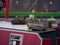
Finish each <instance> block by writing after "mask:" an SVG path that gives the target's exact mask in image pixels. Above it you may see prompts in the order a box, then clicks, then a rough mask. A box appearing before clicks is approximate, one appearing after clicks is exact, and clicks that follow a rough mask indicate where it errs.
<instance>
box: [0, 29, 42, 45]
mask: <svg viewBox="0 0 60 45" xmlns="http://www.w3.org/2000/svg"><path fill="white" fill-rule="evenodd" d="M11 33H15V34H23V36H24V39H23V45H40V44H41V40H40V39H39V38H38V36H37V35H36V34H30V33H24V32H12V31H4V30H0V36H1V37H0V42H1V43H0V45H9V38H10V34H11Z"/></svg>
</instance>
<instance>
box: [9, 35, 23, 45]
mask: <svg viewBox="0 0 60 45" xmlns="http://www.w3.org/2000/svg"><path fill="white" fill-rule="evenodd" d="M22 43H23V35H21V34H11V35H10V45H22Z"/></svg>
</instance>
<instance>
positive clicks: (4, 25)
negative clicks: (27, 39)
mask: <svg viewBox="0 0 60 45" xmlns="http://www.w3.org/2000/svg"><path fill="white" fill-rule="evenodd" d="M0 28H3V29H13V30H24V31H26V30H27V28H28V27H27V25H26V24H25V25H13V24H12V23H11V22H10V21H0Z"/></svg>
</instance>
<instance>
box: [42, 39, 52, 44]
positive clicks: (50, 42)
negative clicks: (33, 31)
mask: <svg viewBox="0 0 60 45" xmlns="http://www.w3.org/2000/svg"><path fill="white" fill-rule="evenodd" d="M43 45H52V40H50V39H43Z"/></svg>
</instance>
